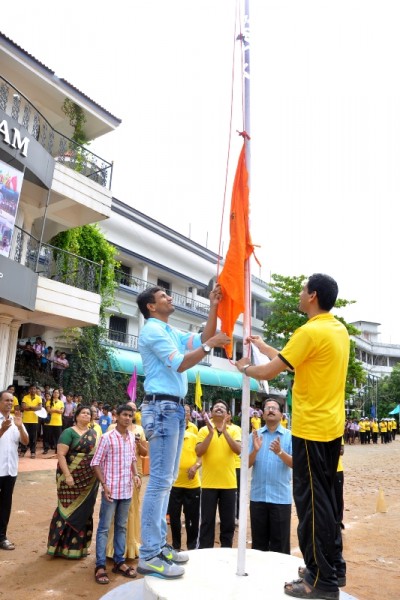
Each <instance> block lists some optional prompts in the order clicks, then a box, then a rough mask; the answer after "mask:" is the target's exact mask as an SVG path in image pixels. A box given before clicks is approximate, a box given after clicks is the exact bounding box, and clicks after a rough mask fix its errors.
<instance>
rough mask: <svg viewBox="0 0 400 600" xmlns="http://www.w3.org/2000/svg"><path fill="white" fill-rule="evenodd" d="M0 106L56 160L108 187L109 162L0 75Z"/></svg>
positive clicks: (109, 181) (109, 186)
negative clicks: (68, 133)
mask: <svg viewBox="0 0 400 600" xmlns="http://www.w3.org/2000/svg"><path fill="white" fill-rule="evenodd" d="M0 109H2V110H3V111H4V112H5V113H6V114H7V115H9V116H10V117H12V118H13V119H14V121H16V122H17V123H19V124H20V125H22V127H24V128H25V129H26V130H27V131H28V133H29V134H30V135H31V136H32V137H34V138H35V140H37V141H38V142H39V144H41V146H43V148H44V149H45V150H46V152H48V153H49V154H51V156H53V158H55V160H56V161H57V162H60V163H62V164H63V165H65V166H66V167H68V168H69V169H72V170H74V171H78V172H79V173H81V174H82V175H85V176H86V177H87V178H88V179H91V180H92V181H95V182H96V183H98V184H100V185H101V186H103V187H108V188H109V189H110V188H111V178H112V167H113V165H112V163H109V162H107V161H106V160H104V159H103V158H100V157H99V156H97V155H96V154H94V153H93V152H91V151H90V150H88V149H87V148H86V147H84V146H81V145H80V144H78V143H77V142H74V141H73V140H71V139H69V138H68V137H66V136H65V135H62V134H61V133H59V132H58V131H56V130H55V129H54V128H53V127H52V126H51V125H50V123H49V122H48V121H47V119H45V117H44V116H43V115H42V114H41V113H40V112H39V111H38V110H37V108H35V106H34V105H33V104H32V103H31V102H30V101H29V100H28V99H27V98H26V97H25V96H24V95H23V94H22V93H21V92H20V91H19V90H18V89H17V88H16V87H14V86H13V85H12V84H11V83H9V81H7V80H6V79H4V77H1V76H0Z"/></svg>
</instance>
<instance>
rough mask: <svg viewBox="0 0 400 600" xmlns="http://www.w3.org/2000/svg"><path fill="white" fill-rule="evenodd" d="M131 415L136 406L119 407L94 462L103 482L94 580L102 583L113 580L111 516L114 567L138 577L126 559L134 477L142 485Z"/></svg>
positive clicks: (114, 570)
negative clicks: (109, 546)
mask: <svg viewBox="0 0 400 600" xmlns="http://www.w3.org/2000/svg"><path fill="white" fill-rule="evenodd" d="M132 418H133V410H132V408H131V407H130V406H127V405H122V406H119V407H118V409H117V424H116V427H115V429H113V430H112V431H110V432H107V433H105V434H104V435H103V436H102V437H101V438H100V442H99V445H98V447H97V450H96V453H95V455H94V457H93V459H92V462H91V466H92V467H93V470H94V473H95V475H96V477H97V479H98V481H99V482H100V484H101V485H102V486H103V492H102V498H101V506H100V517H99V524H98V527H97V534H96V568H95V581H96V583H99V584H102V585H104V584H108V583H110V580H109V578H108V575H107V571H106V546H107V538H108V532H109V529H110V525H111V521H112V520H114V568H113V570H112V571H113V573H120V574H121V575H123V576H124V577H128V578H129V579H132V578H134V577H136V571H135V569H134V568H133V567H130V566H129V565H127V564H126V562H125V559H124V552H125V544H126V524H127V520H128V512H129V505H130V503H131V499H132V492H133V480H134V482H135V485H136V486H138V487H140V485H141V479H140V477H139V475H138V472H137V465H136V453H135V436H134V435H133V433H131V432H130V431H129V427H130V426H131V425H132Z"/></svg>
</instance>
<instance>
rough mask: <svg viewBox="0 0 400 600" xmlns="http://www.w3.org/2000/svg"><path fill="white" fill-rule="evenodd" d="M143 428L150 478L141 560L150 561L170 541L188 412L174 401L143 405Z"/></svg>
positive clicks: (145, 499)
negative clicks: (169, 524) (173, 493)
mask: <svg viewBox="0 0 400 600" xmlns="http://www.w3.org/2000/svg"><path fill="white" fill-rule="evenodd" d="M142 427H143V429H144V432H145V434H146V438H147V441H148V442H149V456H150V477H149V482H148V484H147V489H146V493H145V496H144V499H143V505H142V545H141V547H140V550H139V556H140V558H142V559H143V560H149V559H150V558H153V556H156V555H157V554H159V553H160V551H161V548H162V547H163V546H164V545H165V543H166V540H167V537H166V536H167V521H166V518H165V517H166V514H167V508H168V500H169V493H170V490H171V487H172V484H173V482H174V481H175V479H176V478H177V476H178V470H179V461H180V457H181V451H182V443H183V436H184V433H185V411H184V409H183V406H182V405H181V404H177V403H176V402H171V401H170V400H150V401H147V402H146V401H144V402H143V404H142Z"/></svg>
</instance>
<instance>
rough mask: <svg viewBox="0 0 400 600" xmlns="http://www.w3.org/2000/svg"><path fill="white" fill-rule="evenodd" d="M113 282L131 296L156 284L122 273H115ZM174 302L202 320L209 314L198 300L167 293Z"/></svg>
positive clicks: (207, 306)
mask: <svg viewBox="0 0 400 600" xmlns="http://www.w3.org/2000/svg"><path fill="white" fill-rule="evenodd" d="M115 280H116V282H117V284H118V285H119V287H120V289H121V290H129V291H130V292H132V293H133V294H136V295H138V294H140V293H141V292H143V290H145V289H146V288H148V287H152V286H156V285H157V284H156V283H152V282H151V281H145V280H144V279H140V278H139V277H133V276H132V275H127V274H126V273H123V272H122V271H116V272H115ZM168 293H169V294H170V295H171V297H172V298H173V301H174V306H175V307H176V308H179V309H181V310H183V311H187V312H190V313H193V314H195V315H198V316H201V317H202V318H203V319H204V318H205V319H206V318H207V317H208V313H209V310H210V308H209V305H208V304H206V303H204V302H200V301H199V300H194V299H193V298H191V297H190V296H185V295H183V294H177V293H176V292H173V291H169V292H168Z"/></svg>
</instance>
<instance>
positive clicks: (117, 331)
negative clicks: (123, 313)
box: [108, 315, 128, 344]
mask: <svg viewBox="0 0 400 600" xmlns="http://www.w3.org/2000/svg"><path fill="white" fill-rule="evenodd" d="M127 329H128V319H124V318H123V317H115V316H114V315H112V316H111V317H110V325H109V332H108V338H109V339H110V340H114V341H115V342H121V343H122V344H125V343H126V331H127Z"/></svg>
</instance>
